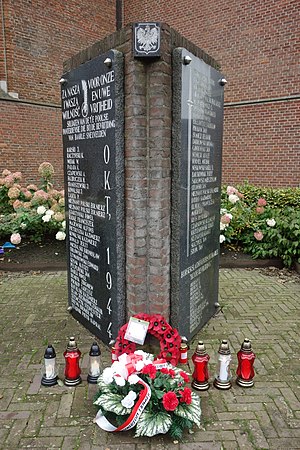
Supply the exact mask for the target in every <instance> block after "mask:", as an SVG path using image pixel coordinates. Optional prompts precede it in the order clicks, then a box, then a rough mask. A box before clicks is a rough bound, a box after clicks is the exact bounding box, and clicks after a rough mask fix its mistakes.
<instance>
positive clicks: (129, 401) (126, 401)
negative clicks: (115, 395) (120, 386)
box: [121, 391, 136, 408]
mask: <svg viewBox="0 0 300 450" xmlns="http://www.w3.org/2000/svg"><path fill="white" fill-rule="evenodd" d="M135 399H136V393H135V392H133V391H129V393H128V394H127V395H126V397H124V398H123V400H122V401H121V403H122V405H123V406H124V407H125V408H132V407H133V405H134V400H135Z"/></svg>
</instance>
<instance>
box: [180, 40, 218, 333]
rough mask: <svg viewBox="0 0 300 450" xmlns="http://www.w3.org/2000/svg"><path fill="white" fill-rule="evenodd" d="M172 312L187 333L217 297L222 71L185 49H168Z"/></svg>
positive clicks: (212, 309)
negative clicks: (170, 73) (170, 74)
mask: <svg viewBox="0 0 300 450" xmlns="http://www.w3.org/2000/svg"><path fill="white" fill-rule="evenodd" d="M173 77H174V78H173V81H174V84H173V86H174V91H173V92H174V97H173V147H172V173H173V176H172V219H171V230H172V242H171V318H172V324H173V326H177V327H178V329H179V332H180V334H181V335H185V336H186V337H187V338H190V337H192V336H193V335H195V333H196V332H197V331H198V330H199V329H200V328H201V327H203V325H204V324H205V323H206V322H207V321H208V320H209V318H210V317H211V316H212V315H213V314H214V313H215V311H216V307H215V304H216V303H217V302H218V277H219V233H220V230H219V226H220V225H219V223H220V188H221V159H222V155H221V149H222V129H223V90H224V88H223V86H222V84H221V83H220V82H219V80H220V79H221V78H222V75H221V74H220V73H219V72H218V71H217V70H215V69H214V68H212V67H211V66H209V65H207V64H206V63H204V61H202V60H201V59H199V58H198V57H196V56H194V55H193V54H192V53H190V52H188V51H187V50H185V49H182V48H178V49H175V50H174V53H173Z"/></svg>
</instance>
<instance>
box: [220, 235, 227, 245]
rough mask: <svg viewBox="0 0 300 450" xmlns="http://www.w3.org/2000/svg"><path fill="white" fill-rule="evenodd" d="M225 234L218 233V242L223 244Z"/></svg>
mask: <svg viewBox="0 0 300 450" xmlns="http://www.w3.org/2000/svg"><path fill="white" fill-rule="evenodd" d="M225 239H226V238H225V236H224V234H220V244H223V242H224V241H225Z"/></svg>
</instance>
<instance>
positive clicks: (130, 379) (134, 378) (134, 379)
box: [127, 373, 139, 384]
mask: <svg viewBox="0 0 300 450" xmlns="http://www.w3.org/2000/svg"><path fill="white" fill-rule="evenodd" d="M127 381H128V383H129V384H136V383H138V381H139V377H138V376H137V375H135V374H134V373H133V374H132V375H129V377H128V380H127Z"/></svg>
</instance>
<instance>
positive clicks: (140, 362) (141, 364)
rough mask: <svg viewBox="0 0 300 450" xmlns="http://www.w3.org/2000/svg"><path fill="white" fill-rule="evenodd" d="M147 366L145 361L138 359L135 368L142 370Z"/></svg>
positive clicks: (138, 370)
mask: <svg viewBox="0 0 300 450" xmlns="http://www.w3.org/2000/svg"><path fill="white" fill-rule="evenodd" d="M144 366H145V361H138V362H137V363H136V365H135V370H136V371H137V372H140V371H141V370H142V369H143V368H144Z"/></svg>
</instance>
